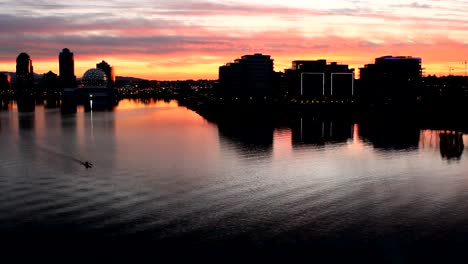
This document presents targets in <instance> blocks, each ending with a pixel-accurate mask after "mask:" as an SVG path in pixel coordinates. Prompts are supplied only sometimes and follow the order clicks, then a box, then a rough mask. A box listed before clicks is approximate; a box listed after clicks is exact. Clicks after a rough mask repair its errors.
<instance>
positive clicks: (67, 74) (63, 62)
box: [59, 48, 76, 88]
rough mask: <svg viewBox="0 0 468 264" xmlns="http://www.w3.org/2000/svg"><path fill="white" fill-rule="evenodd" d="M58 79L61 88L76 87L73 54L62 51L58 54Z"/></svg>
mask: <svg viewBox="0 0 468 264" xmlns="http://www.w3.org/2000/svg"><path fill="white" fill-rule="evenodd" d="M59 76H60V77H59V79H60V86H61V87H62V88H74V87H76V76H75V60H74V58H73V52H70V50H69V49H66V48H65V49H63V50H62V52H60V54H59Z"/></svg>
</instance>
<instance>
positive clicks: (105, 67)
mask: <svg viewBox="0 0 468 264" xmlns="http://www.w3.org/2000/svg"><path fill="white" fill-rule="evenodd" d="M96 68H97V69H101V70H102V71H104V73H105V74H106V77H107V84H108V85H107V86H108V87H113V86H114V84H115V72H114V67H113V66H110V65H109V63H107V62H106V61H102V62H100V63H98V64H96Z"/></svg>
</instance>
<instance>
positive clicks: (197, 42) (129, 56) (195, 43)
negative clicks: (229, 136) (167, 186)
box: [0, 0, 468, 80]
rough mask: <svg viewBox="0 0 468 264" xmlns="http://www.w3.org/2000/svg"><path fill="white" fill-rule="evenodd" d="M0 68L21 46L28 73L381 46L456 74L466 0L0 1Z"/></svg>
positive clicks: (213, 66) (355, 63) (163, 66)
mask: <svg viewBox="0 0 468 264" xmlns="http://www.w3.org/2000/svg"><path fill="white" fill-rule="evenodd" d="M0 32H1V34H0V43H1V45H0V71H15V60H16V56H17V55H18V54H19V53H20V52H23V51H24V52H27V53H28V54H29V55H30V56H31V59H32V60H33V65H34V69H35V72H37V73H44V72H47V71H49V70H52V71H54V72H56V73H58V53H59V52H60V51H61V50H62V49H63V48H65V47H66V48H69V49H70V50H71V51H72V52H74V53H75V68H76V75H77V77H81V76H82V74H83V72H84V71H85V70H86V69H88V68H92V67H95V65H96V63H97V62H100V61H101V60H106V61H107V62H109V64H111V65H113V66H115V68H116V74H117V75H119V76H134V77H142V78H147V79H157V80H174V79H189V78H193V79H199V78H208V79H215V78H217V75H218V67H219V66H220V65H222V64H224V63H226V62H229V61H232V60H234V59H235V58H237V57H240V56H241V55H244V54H251V53H256V52H258V53H264V54H269V55H271V56H272V57H273V58H274V59H275V70H276V71H282V70H284V69H285V68H288V67H290V65H291V61H292V60H296V59H321V58H324V59H327V60H329V61H338V62H340V63H346V64H349V65H350V66H351V67H354V68H359V67H362V66H363V65H364V64H366V63H372V62H373V60H374V58H375V57H379V56H383V55H411V56H417V57H422V58H423V67H424V68H425V74H437V75H447V74H449V71H450V70H449V69H450V68H453V71H452V73H453V74H464V69H465V65H464V64H463V62H464V61H466V60H468V0H448V1H441V0H421V1H414V0H400V1H398V0H392V1H387V0H327V1H310V0H292V1H279V0H255V1H252V0H250V1H247V0H236V1H229V0H227V1H226V0H224V1H223V0H211V1H210V0H167V1H150V0H133V1H127V0H110V1H101V2H96V1H84V0H80V1H78V0H68V1H46V0H15V1H12V0H8V1H4V0H0Z"/></svg>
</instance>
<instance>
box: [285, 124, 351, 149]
mask: <svg viewBox="0 0 468 264" xmlns="http://www.w3.org/2000/svg"><path fill="white" fill-rule="evenodd" d="M291 128H292V141H293V145H302V144H313V145H324V144H327V143H332V144H335V143H344V142H347V141H348V140H349V139H352V138H353V134H354V124H353V122H351V121H347V120H320V119H317V118H315V117H301V118H299V119H296V120H295V122H294V123H293V125H292V127H291Z"/></svg>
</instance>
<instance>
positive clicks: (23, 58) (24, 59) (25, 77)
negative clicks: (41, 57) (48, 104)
mask: <svg viewBox="0 0 468 264" xmlns="http://www.w3.org/2000/svg"><path fill="white" fill-rule="evenodd" d="M33 85H34V73H33V65H32V61H31V58H30V57H29V55H28V54H27V53H24V52H22V53H20V54H19V55H18V57H17V58H16V88H17V90H18V91H17V92H18V94H19V95H28V94H29V93H31V92H32V88H33Z"/></svg>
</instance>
